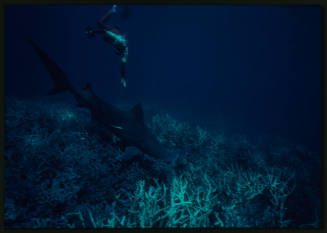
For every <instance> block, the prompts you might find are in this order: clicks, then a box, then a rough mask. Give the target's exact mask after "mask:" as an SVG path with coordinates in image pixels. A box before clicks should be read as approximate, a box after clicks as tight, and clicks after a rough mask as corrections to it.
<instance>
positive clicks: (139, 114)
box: [131, 103, 144, 122]
mask: <svg viewBox="0 0 327 233" xmlns="http://www.w3.org/2000/svg"><path fill="white" fill-rule="evenodd" d="M131 112H132V113H133V115H134V117H135V119H136V120H138V121H140V122H144V113H143V109H142V105H141V104H140V103H138V104H136V105H135V106H134V107H133V108H132V109H131Z"/></svg>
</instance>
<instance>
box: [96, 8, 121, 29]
mask: <svg viewBox="0 0 327 233" xmlns="http://www.w3.org/2000/svg"><path fill="white" fill-rule="evenodd" d="M116 7H117V6H116V5H113V6H112V8H111V9H110V10H108V11H107V13H106V14H105V15H104V16H102V17H101V18H100V20H99V21H98V22H97V23H98V25H99V27H101V28H104V27H106V23H107V22H108V21H109V19H110V18H111V16H112V15H113V14H115V13H116Z"/></svg>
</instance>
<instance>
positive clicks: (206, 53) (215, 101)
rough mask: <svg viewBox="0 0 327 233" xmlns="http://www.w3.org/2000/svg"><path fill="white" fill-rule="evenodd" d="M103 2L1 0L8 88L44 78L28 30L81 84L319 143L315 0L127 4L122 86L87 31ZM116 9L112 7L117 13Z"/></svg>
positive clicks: (38, 89)
mask: <svg viewBox="0 0 327 233" xmlns="http://www.w3.org/2000/svg"><path fill="white" fill-rule="evenodd" d="M107 9H109V6H7V7H6V10H5V19H6V28H5V43H6V45H5V49H6V50H5V56H6V58H5V60H6V71H5V72H6V95H8V96H21V97H36V96H42V95H44V94H45V93H46V92H47V91H48V90H49V89H50V87H51V81H50V78H49V76H48V75H47V71H46V70H45V69H44V67H42V64H41V63H40V60H39V58H38V57H37V56H36V54H34V53H33V50H32V48H31V47H30V46H29V45H28V43H26V39H33V40H34V41H35V42H36V43H38V44H39V45H40V46H41V48H42V49H44V50H45V51H47V52H48V53H49V54H50V56H52V57H53V58H54V59H55V60H56V61H57V62H58V63H59V64H60V65H61V66H62V68H63V69H64V71H65V72H66V73H67V75H68V77H69V78H70V79H72V80H73V81H74V82H75V83H76V84H78V85H85V83H86V82H87V80H90V81H91V83H92V85H93V88H94V90H95V92H96V93H97V94H98V95H99V96H101V97H103V98H105V99H106V100H108V101H110V102H113V103H125V102H128V103H137V102H138V101H142V102H145V103H151V104H155V105H157V106H160V108H165V109H169V110H171V111H172V112H174V114H175V115H176V117H178V118H182V119H187V120H193V121H196V122H198V123H199V122H201V124H206V125H207V126H210V127H214V128H218V129H223V130H225V131H228V132H237V133H244V134H247V135H255V136H257V135H260V138H263V137H264V135H279V136H282V137H286V138H288V139H290V140H294V141H296V142H299V143H302V144H306V145H308V146H310V147H311V149H313V150H315V151H317V152H319V150H320V143H321V9H320V8H319V7H314V6H305V7H304V6H129V9H130V10H131V11H132V15H131V16H130V17H129V18H127V20H122V18H120V17H119V16H116V17H115V18H114V19H113V24H119V25H120V26H121V28H122V31H123V33H125V34H126V35H127V38H128V43H129V57H128V63H127V82H128V87H127V88H126V89H123V88H122V87H121V85H120V82H119V75H120V73H119V72H120V61H119V58H118V57H117V56H116V55H115V54H114V52H113V51H112V48H111V47H110V46H109V45H107V44H105V43H104V42H103V41H102V39H101V38H100V37H96V38H92V39H89V38H87V37H86V36H85V35H84V29H85V27H86V26H87V25H90V26H92V27H95V26H96V21H97V20H98V19H99V18H100V16H102V15H103V14H104V13H105V12H106V10H107ZM121 11H122V9H121V8H119V7H118V12H121Z"/></svg>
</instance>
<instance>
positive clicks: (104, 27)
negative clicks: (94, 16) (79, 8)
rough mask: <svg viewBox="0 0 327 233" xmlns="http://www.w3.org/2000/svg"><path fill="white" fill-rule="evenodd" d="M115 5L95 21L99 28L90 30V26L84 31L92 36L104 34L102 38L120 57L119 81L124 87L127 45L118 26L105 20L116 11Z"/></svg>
mask: <svg viewBox="0 0 327 233" xmlns="http://www.w3.org/2000/svg"><path fill="white" fill-rule="evenodd" d="M115 7H116V6H115V5H114V6H113V8H112V9H110V10H109V11H108V12H107V13H106V14H105V15H104V16H102V17H101V19H100V20H99V21H98V22H97V24H98V27H99V29H96V30H92V28H91V27H88V28H87V31H86V33H87V34H88V35H89V37H93V36H94V33H101V34H103V35H104V37H103V40H104V41H106V42H108V43H110V44H111V45H112V47H113V49H114V50H115V53H116V54H117V55H119V56H120V57H121V83H122V84H123V86H124V87H126V80H125V64H126V62H127V56H128V46H127V41H126V39H125V36H123V35H122V34H121V33H120V31H119V28H118V27H112V26H110V25H108V24H106V22H107V21H108V20H109V19H110V17H111V16H112V15H113V14H114V13H116V10H115Z"/></svg>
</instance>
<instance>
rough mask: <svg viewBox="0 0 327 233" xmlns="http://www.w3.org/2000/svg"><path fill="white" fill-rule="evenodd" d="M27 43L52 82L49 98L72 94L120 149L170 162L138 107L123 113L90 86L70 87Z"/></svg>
mask: <svg viewBox="0 0 327 233" xmlns="http://www.w3.org/2000/svg"><path fill="white" fill-rule="evenodd" d="M29 42H30V44H31V45H32V46H33V48H34V50H35V51H36V53H37V54H38V55H39V57H40V58H41V60H42V62H43V64H44V65H45V67H46V68H47V70H48V72H49V74H50V76H51V78H52V80H53V83H54V87H53V89H51V90H50V91H49V94H57V93H60V92H63V91H69V92H71V93H72V94H73V96H74V97H75V99H76V101H77V105H78V106H79V107H84V108H88V109H89V110H90V112H91V117H92V121H94V122H96V124H97V125H98V126H99V127H101V128H103V129H105V130H109V131H111V132H112V133H113V134H115V135H116V136H117V137H119V138H120V140H121V142H122V145H123V147H127V146H134V147H137V148H138V149H140V150H141V151H142V152H144V153H146V154H148V155H150V156H152V157H155V158H159V159H162V160H165V161H167V162H172V161H173V158H174V156H173V155H172V154H171V153H170V152H169V151H167V150H166V149H165V148H164V147H163V146H162V145H161V144H160V143H159V142H158V141H157V140H156V138H155V136H154V135H153V134H152V133H151V132H150V130H149V129H148V128H147V126H146V125H145V124H144V119H143V110H142V107H141V105H140V104H137V105H136V106H135V107H133V108H132V109H131V110H129V111H124V110H121V109H118V108H117V107H115V106H113V105H111V104H109V103H107V102H106V101H104V100H102V99H101V98H99V97H98V96H96V95H95V93H94V92H93V90H92V89H91V86H90V84H87V85H86V87H85V88H79V87H77V86H75V85H73V84H72V83H71V82H70V81H69V79H68V78H67V77H66V75H65V73H64V72H63V71H62V70H61V68H60V67H59V66H58V65H57V64H56V63H55V62H54V61H53V60H52V59H51V58H50V57H49V56H48V54H47V53H45V52H44V51H43V50H42V49H40V48H39V47H38V46H37V45H36V44H35V43H34V42H32V41H29Z"/></svg>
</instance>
